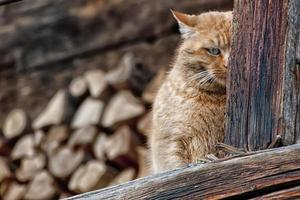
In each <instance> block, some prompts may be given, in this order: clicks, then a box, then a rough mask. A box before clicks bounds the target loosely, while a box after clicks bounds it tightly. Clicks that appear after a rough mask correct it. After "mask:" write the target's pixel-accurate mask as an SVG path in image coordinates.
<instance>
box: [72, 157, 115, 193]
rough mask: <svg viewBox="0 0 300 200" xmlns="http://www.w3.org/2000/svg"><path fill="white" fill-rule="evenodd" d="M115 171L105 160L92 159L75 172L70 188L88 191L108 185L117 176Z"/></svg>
mask: <svg viewBox="0 0 300 200" xmlns="http://www.w3.org/2000/svg"><path fill="white" fill-rule="evenodd" d="M115 173H116V172H115V171H114V170H112V169H111V168H110V167H108V166H106V165H105V163H104V162H101V161H96V160H91V161H89V162H88V163H87V164H86V165H82V166H81V167H79V168H78V170H77V171H76V172H75V173H74V174H73V176H72V177H71V180H70V182H69V185H68V188H69V189H70V190H72V191H77V192H87V191H91V190H95V189H100V188H103V187H106V186H107V185H108V184H109V183H110V182H111V181H112V179H113V177H114V176H115Z"/></svg>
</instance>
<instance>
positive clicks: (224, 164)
mask: <svg viewBox="0 0 300 200" xmlns="http://www.w3.org/2000/svg"><path fill="white" fill-rule="evenodd" d="M299 155H300V144H295V145H291V146H287V147H281V148H276V149H269V150H263V151H257V152H256V153H248V154H245V155H241V156H238V157H234V158H229V159H227V160H219V161H215V162H212V163H207V164H199V165H195V166H189V167H186V168H183V169H177V170H173V171H168V172H165V173H161V174H156V175H153V176H149V177H145V178H142V179H137V180H135V181H132V182H130V183H125V184H122V185H118V186H115V187H110V188H106V189H103V190H98V191H94V192H89V193H86V194H82V195H78V196H75V197H71V198H69V200H74V199H99V200H100V199H111V200H113V199H132V200H135V199H136V200H141V199H220V198H234V199H250V198H254V197H258V196H263V195H266V194H267V193H272V192H279V191H282V190H286V189H288V188H293V187H295V186H299V185H300V156H299Z"/></svg>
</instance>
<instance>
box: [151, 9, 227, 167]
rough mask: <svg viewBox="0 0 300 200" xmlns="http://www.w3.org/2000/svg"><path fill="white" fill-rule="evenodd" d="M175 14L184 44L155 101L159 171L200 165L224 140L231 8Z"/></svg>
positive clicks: (153, 150) (154, 132)
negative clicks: (198, 161)
mask: <svg viewBox="0 0 300 200" xmlns="http://www.w3.org/2000/svg"><path fill="white" fill-rule="evenodd" d="M173 15H174V17H175V19H176V20H177V22H178V24H179V27H180V32H181V34H182V43H181V45H180V47H179V49H178V51H177V55H176V56H175V61H174V64H173V67H172V69H171V71H170V72H169V73H168V75H167V77H166V79H165V81H164V83H163V84H162V86H161V88H160V89H159V91H158V93H157V96H156V99H155V102H154V105H153V119H152V130H151V134H150V136H149V137H150V143H149V144H150V150H151V157H152V158H151V160H152V167H153V171H154V172H160V171H165V170H170V169H174V168H177V167H181V166H184V165H187V164H188V163H195V162H197V160H199V159H202V158H204V157H205V155H207V154H211V153H212V154H214V153H216V152H215V148H214V146H215V144H216V143H217V142H222V141H223V139H224V126H225V124H224V120H225V104H226V87H225V83H226V72H227V65H228V57H229V53H230V40H231V23H232V12H207V13H203V14H200V15H187V14H183V13H179V12H174V11H173Z"/></svg>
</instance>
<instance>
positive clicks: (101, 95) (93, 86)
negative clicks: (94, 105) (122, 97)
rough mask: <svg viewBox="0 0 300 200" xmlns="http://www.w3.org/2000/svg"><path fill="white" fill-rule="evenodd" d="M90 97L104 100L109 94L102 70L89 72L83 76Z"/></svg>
mask: <svg viewBox="0 0 300 200" xmlns="http://www.w3.org/2000/svg"><path fill="white" fill-rule="evenodd" d="M84 78H85V80H86V81H87V83H88V87H89V91H90V94H91V96H92V97H94V98H97V99H101V100H106V99H107V97H108V96H109V94H110V88H109V85H108V82H107V80H106V79H105V74H104V72H103V71H102V70H90V71H87V72H86V73H85V74H84Z"/></svg>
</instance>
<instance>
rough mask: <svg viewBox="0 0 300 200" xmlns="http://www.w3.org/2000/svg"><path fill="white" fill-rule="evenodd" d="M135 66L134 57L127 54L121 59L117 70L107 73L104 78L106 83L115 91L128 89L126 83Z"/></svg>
mask: <svg viewBox="0 0 300 200" xmlns="http://www.w3.org/2000/svg"><path fill="white" fill-rule="evenodd" d="M135 64H136V61H135V58H134V55H133V54H132V53H127V54H125V55H124V56H123V58H122V59H121V61H120V63H119V65H118V67H117V68H115V69H113V70H111V71H110V72H108V73H107V74H106V76H105V78H106V80H107V82H108V83H109V84H110V85H112V86H113V87H114V88H116V89H119V90H120V89H128V88H129V86H128V84H129V83H128V82H129V80H130V78H131V75H132V72H133V69H134V66H135Z"/></svg>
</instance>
